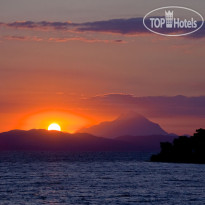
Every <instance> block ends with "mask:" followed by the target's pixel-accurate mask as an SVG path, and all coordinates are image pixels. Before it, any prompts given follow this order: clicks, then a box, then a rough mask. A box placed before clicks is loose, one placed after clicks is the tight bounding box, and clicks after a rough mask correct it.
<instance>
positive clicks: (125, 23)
mask: <svg viewBox="0 0 205 205" xmlns="http://www.w3.org/2000/svg"><path fill="white" fill-rule="evenodd" d="M198 23H200V22H198ZM0 26H4V27H9V28H15V29H37V30H51V29H53V30H59V31H68V32H76V33H82V32H95V33H99V32H100V33H111V34H121V35H139V34H153V33H151V32H150V31H148V30H147V29H146V28H145V27H144V25H143V18H142V17H138V18H130V19H110V20H105V21H94V22H85V23H72V22H70V21H67V22H49V21H40V22H34V21H16V22H13V23H0ZM162 31H163V30H162ZM184 31H185V30H184V29H181V32H184ZM172 32H174V30H173V29H169V32H168V33H172ZM187 37H189V38H195V39H196V38H203V37H205V24H204V25H203V27H202V28H201V29H200V30H199V31H197V32H195V33H193V34H192V35H188V36H187Z"/></svg>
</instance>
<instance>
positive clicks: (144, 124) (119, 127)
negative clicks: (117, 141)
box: [78, 112, 167, 138]
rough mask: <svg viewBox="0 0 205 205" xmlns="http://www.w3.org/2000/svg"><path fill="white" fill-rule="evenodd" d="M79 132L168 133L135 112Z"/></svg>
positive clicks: (112, 134) (114, 134) (106, 134)
mask: <svg viewBox="0 0 205 205" xmlns="http://www.w3.org/2000/svg"><path fill="white" fill-rule="evenodd" d="M78 132H83V133H90V134H93V135H95V136H100V137H106V138H115V137H118V136H123V135H132V136H150V135H167V132H165V131H164V130H163V129H162V128H161V127H160V126H159V125H158V124H156V123H154V122H151V121H150V120H148V119H147V118H145V117H144V116H142V115H139V114H137V113H135V112H133V113H127V114H123V115H121V116H120V117H118V118H117V119H115V120H114V121H110V122H102V123H100V124H98V125H94V126H92V127H89V128H83V129H81V130H79V131H78Z"/></svg>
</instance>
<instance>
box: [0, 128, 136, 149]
mask: <svg viewBox="0 0 205 205" xmlns="http://www.w3.org/2000/svg"><path fill="white" fill-rule="evenodd" d="M136 150H137V147H136V146H133V145H131V144H129V143H124V142H121V141H118V140H113V139H105V138H101V137H96V136H93V135H90V134H85V133H78V134H69V133H63V132H58V131H47V130H29V131H24V130H12V131H9V132H3V133H0V151H136Z"/></svg>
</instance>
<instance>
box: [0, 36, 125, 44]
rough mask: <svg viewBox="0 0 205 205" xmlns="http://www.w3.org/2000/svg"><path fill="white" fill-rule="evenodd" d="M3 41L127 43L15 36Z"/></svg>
mask: <svg viewBox="0 0 205 205" xmlns="http://www.w3.org/2000/svg"><path fill="white" fill-rule="evenodd" d="M3 39H5V40H15V41H37V42H39V41H47V42H56V43H65V42H70V41H81V42H85V43H127V42H126V41H124V40H121V39H117V40H109V39H97V38H90V39H89V38H84V37H72V38H57V37H50V38H47V39H46V38H44V39H43V38H40V37H37V36H15V35H11V36H9V35H7V36H3Z"/></svg>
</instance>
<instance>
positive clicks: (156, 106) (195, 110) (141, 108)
mask: <svg viewBox="0 0 205 205" xmlns="http://www.w3.org/2000/svg"><path fill="white" fill-rule="evenodd" d="M85 102H87V103H90V104H93V105H98V106H108V105H110V106H111V107H113V109H119V110H123V111H127V110H136V111H138V112H140V113H143V114H145V115H146V116H150V115H152V116H154V117H158V116H163V117H170V116H197V117H205V107H204V105H205V96H198V97H186V96H181V95H179V96H171V97H167V96H151V97H149V96H148V97H136V96H134V95H128V94H123V93H122V94H121V93H120V94H115V93H113V94H105V95H100V96H95V97H92V98H89V99H85Z"/></svg>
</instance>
